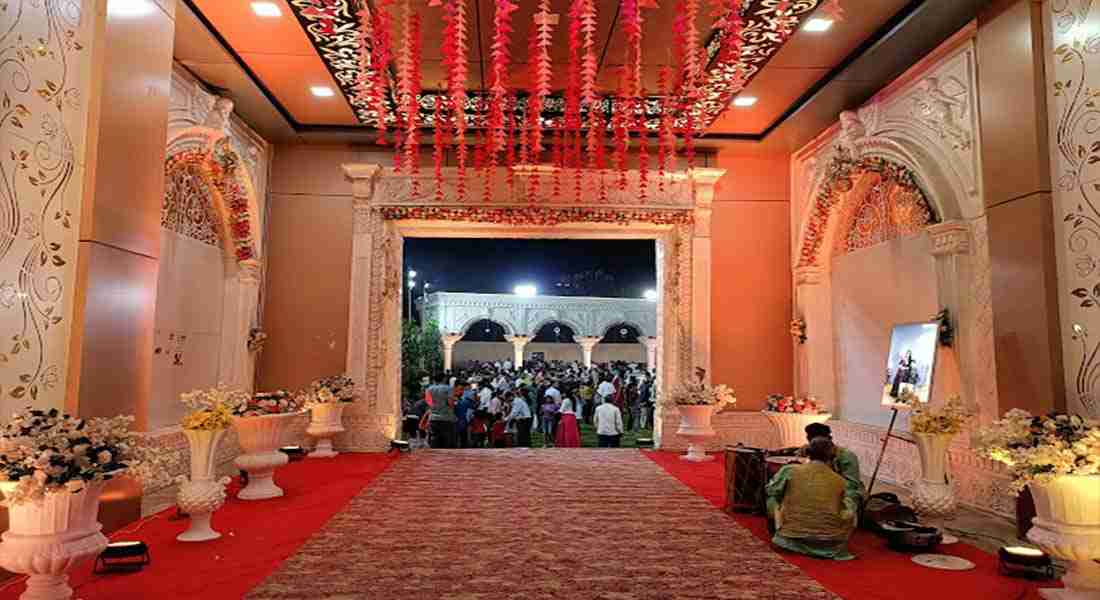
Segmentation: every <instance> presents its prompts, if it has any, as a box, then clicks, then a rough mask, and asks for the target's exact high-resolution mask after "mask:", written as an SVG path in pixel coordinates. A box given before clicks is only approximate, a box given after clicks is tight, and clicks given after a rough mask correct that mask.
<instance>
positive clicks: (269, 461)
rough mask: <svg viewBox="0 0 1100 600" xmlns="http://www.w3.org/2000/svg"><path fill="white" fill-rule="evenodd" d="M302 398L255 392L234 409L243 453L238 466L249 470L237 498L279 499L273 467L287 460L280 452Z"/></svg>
mask: <svg viewBox="0 0 1100 600" xmlns="http://www.w3.org/2000/svg"><path fill="white" fill-rule="evenodd" d="M302 413H303V411H302V404H301V399H300V398H297V397H294V396H291V395H290V394H288V393H287V392H284V391H278V392H267V393H259V394H255V395H253V396H251V397H248V398H246V399H245V400H244V401H243V402H240V403H238V404H237V405H235V406H234V408H233V428H234V429H236V430H237V439H238V441H239V442H240V445H241V450H242V452H243V453H242V454H241V455H240V456H238V457H237V461H236V464H237V467H239V468H240V469H241V470H242V471H245V472H247V473H248V484H247V485H245V487H244V488H243V489H241V491H240V492H238V493H237V497H238V498H240V499H241V500H266V499H268V498H278V497H280V496H282V495H283V490H282V488H280V487H279V486H277V485H275V469H277V468H279V467H281V466H283V465H285V464H286V463H287V462H288V460H289V459H288V458H287V455H286V454H283V453H282V452H279V448H280V447H282V445H283V440H284V438H285V437H286V431H287V429H289V428H290V426H291V425H292V424H293V423H294V420H295V419H296V418H298V417H299V416H301V415H302Z"/></svg>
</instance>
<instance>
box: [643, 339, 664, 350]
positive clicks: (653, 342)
mask: <svg viewBox="0 0 1100 600" xmlns="http://www.w3.org/2000/svg"><path fill="white" fill-rule="evenodd" d="M638 343H639V344H641V345H643V346H645V347H646V349H647V350H650V349H653V348H656V347H657V344H658V343H660V340H659V339H658V338H657V336H649V337H640V338H638Z"/></svg>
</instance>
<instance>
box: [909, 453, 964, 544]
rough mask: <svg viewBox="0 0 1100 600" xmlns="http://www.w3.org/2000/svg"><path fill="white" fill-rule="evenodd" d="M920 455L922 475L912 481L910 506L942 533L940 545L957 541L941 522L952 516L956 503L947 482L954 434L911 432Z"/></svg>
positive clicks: (952, 491) (953, 493)
mask: <svg viewBox="0 0 1100 600" xmlns="http://www.w3.org/2000/svg"><path fill="white" fill-rule="evenodd" d="M913 437H914V439H915V440H916V442H917V452H918V453H919V454H920V472H921V476H920V479H918V480H917V481H916V482H914V484H913V508H914V509H915V510H916V511H917V514H918V515H920V516H921V517H922V518H923V519H926V520H928V521H929V522H931V523H933V524H935V525H936V526H937V527H939V529H940V533H941V534H943V542H941V543H943V544H953V543H955V542H957V541H959V540H958V538H956V537H955V536H953V535H948V534H947V533H946V530H945V528H944V526H943V521H945V520H949V519H951V518H953V517H954V515H955V510H956V509H957V508H958V502H957V500H956V499H955V491H954V490H953V489H951V484H950V483H948V481H947V450H948V448H950V447H951V440H952V438H954V437H955V435H954V434H951V433H914V434H913Z"/></svg>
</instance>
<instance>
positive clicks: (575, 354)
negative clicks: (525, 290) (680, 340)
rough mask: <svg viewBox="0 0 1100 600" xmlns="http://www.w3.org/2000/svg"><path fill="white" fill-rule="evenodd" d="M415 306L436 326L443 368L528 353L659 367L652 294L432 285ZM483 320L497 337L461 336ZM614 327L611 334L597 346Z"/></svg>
mask: <svg viewBox="0 0 1100 600" xmlns="http://www.w3.org/2000/svg"><path fill="white" fill-rule="evenodd" d="M419 306H420V310H421V311H422V312H421V314H422V315H423V316H424V318H425V319H426V320H427V321H430V322H432V323H434V324H435V325H436V326H438V327H439V330H440V333H441V334H442V336H443V352H444V354H443V357H444V369H446V370H448V371H449V370H451V369H452V367H454V366H457V365H460V364H462V363H463V362H465V361H468V360H487V361H490V362H492V361H498V362H499V361H504V360H507V361H511V362H512V364H522V363H523V362H524V360H525V359H526V358H528V357H530V356H531V354H532V353H539V355H540V356H542V357H543V358H545V359H546V360H563V361H581V362H583V363H584V364H585V365H591V364H592V362H593V361H594V360H595V362H610V361H625V362H632V363H638V364H645V365H647V366H648V367H649V368H650V369H656V368H657V356H656V349H657V343H658V339H659V337H660V333H659V329H658V325H657V302H655V301H650V300H644V299H634V298H590V297H583V296H533V297H523V296H517V295H513V294H470V293H452V292H433V293H431V294H428V295H427V296H426V297H425V298H423V299H422V300H420V301H419ZM486 322H489V323H492V324H494V325H495V326H496V327H498V328H499V329H500V330H502V331H503V333H502V335H501V337H500V339H482V338H481V337H479V336H477V335H475V336H473V337H475V338H476V339H477V340H479V341H470V340H469V339H465V338H468V337H470V330H471V328H474V327H475V326H477V327H483V326H484V324H485V323H486ZM622 330H625V331H626V333H620V331H622ZM612 333H613V335H612V337H614V340H613V341H610V342H609V343H608V344H602V345H601V342H603V341H604V340H605V338H607V337H608V336H609V334H612ZM475 334H476V332H475ZM624 338H625V339H624ZM623 341H630V342H632V343H631V344H621V342H623Z"/></svg>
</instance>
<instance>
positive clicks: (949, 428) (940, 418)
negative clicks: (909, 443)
mask: <svg viewBox="0 0 1100 600" xmlns="http://www.w3.org/2000/svg"><path fill="white" fill-rule="evenodd" d="M972 418H974V413H973V412H971V411H970V410H969V409H967V408H966V407H965V406H963V404H962V400H961V399H960V398H959V397H958V396H952V397H951V398H948V399H947V402H945V403H944V404H943V406H942V407H941V408H930V407H928V406H927V405H924V404H921V403H917V405H916V406H914V407H913V413H912V414H911V415H909V431H912V432H913V433H948V434H957V433H959V432H961V431H962V430H963V427H965V426H966V424H967V423H968V422H970V420H971V419H972Z"/></svg>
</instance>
